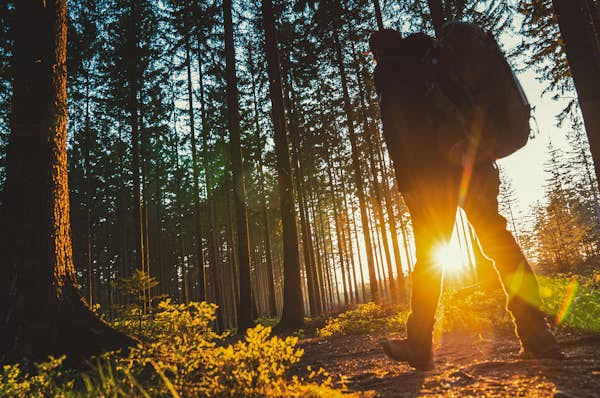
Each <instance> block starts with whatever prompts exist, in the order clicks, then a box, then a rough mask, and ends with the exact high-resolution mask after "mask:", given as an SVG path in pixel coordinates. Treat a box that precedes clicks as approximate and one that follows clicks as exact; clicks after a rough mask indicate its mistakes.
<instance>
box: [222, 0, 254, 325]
mask: <svg viewBox="0 0 600 398" xmlns="http://www.w3.org/2000/svg"><path fill="white" fill-rule="evenodd" d="M231 14H232V12H231V0H223V15H224V23H225V80H226V82H227V93H226V97H227V120H228V127H229V139H230V142H229V145H230V150H231V178H232V182H233V194H234V195H233V201H234V207H235V215H236V227H237V242H238V267H239V283H240V301H239V306H238V317H237V320H238V330H239V331H244V330H246V329H247V328H249V327H251V326H252V290H251V283H250V242H249V240H248V208H247V203H246V185H245V183H244V170H243V163H242V162H243V161H242V143H241V131H240V113H239V102H238V101H239V98H238V97H239V95H238V88H237V77H236V72H235V49H234V42H233V20H232V15H231Z"/></svg>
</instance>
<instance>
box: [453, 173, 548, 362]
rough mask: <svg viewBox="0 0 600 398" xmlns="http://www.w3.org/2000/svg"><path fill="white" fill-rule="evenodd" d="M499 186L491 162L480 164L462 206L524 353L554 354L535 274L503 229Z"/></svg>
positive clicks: (504, 227)
mask: <svg viewBox="0 0 600 398" xmlns="http://www.w3.org/2000/svg"><path fill="white" fill-rule="evenodd" d="M499 187H500V178H499V173H498V170H497V168H496V167H495V165H494V164H492V163H489V164H482V165H480V166H479V167H478V168H477V169H476V170H475V173H474V175H473V179H472V183H471V187H470V189H469V193H468V195H467V198H466V201H465V203H464V204H463V205H462V206H463V208H464V210H465V212H466V213H467V217H468V219H469V222H470V223H471V224H472V225H473V227H474V228H475V231H476V232H477V235H478V237H479V241H480V244H481V248H482V249H483V252H484V253H485V254H486V255H487V256H489V257H491V258H492V259H493V260H494V263H495V267H496V269H497V271H498V273H499V275H500V278H501V281H502V285H503V287H504V290H505V292H506V294H507V308H508V310H509V311H510V312H511V314H512V316H513V319H514V322H515V326H516V333H517V335H518V336H519V338H520V340H521V345H522V348H523V351H524V353H525V354H530V355H532V356H554V357H558V356H560V350H559V349H558V346H557V344H556V340H555V339H554V336H553V335H552V333H551V332H550V330H549V327H548V325H547V323H546V319H545V315H544V313H543V312H542V311H541V310H540V305H541V298H540V293H539V286H538V283H537V279H536V277H535V274H534V272H533V270H532V269H531V266H530V265H529V262H528V261H527V259H526V258H525V256H524V255H523V252H522V251H521V248H520V247H519V245H518V244H517V242H516V240H515V238H514V237H513V235H512V234H511V233H510V232H509V231H508V230H507V222H506V219H505V218H504V217H502V216H501V215H500V214H499V212H498V199H497V197H498V194H499Z"/></svg>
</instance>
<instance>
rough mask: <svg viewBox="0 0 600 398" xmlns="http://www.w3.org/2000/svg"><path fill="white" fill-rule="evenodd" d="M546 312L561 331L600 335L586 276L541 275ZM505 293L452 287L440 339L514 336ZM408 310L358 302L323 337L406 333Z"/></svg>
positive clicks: (599, 300)
mask: <svg viewBox="0 0 600 398" xmlns="http://www.w3.org/2000/svg"><path fill="white" fill-rule="evenodd" d="M538 281H539V284H540V293H541V297H542V310H543V311H544V312H545V313H546V314H547V318H548V321H549V322H550V323H551V324H553V326H554V327H556V328H557V329H558V330H577V331H583V332H585V331H595V332H598V331H600V288H598V286H596V285H595V284H594V280H593V279H592V278H590V277H584V276H566V275H554V276H551V277H550V276H540V277H538ZM505 307H506V298H505V295H504V292H503V291H502V290H494V291H491V292H485V291H482V290H481V289H479V288H467V289H460V290H456V289H454V290H453V289H448V290H447V291H445V292H444V293H443V295H442V298H441V300H440V305H439V307H438V312H437V314H436V319H437V322H436V325H435V327H436V330H435V333H436V335H440V334H443V333H451V332H463V331H469V332H474V333H477V334H480V335H483V334H490V333H512V330H513V324H512V320H511V317H510V315H509V314H508V312H507V311H506V309H505ZM407 317H408V311H398V312H393V311H390V310H386V309H384V308H383V307H381V306H379V305H377V304H375V303H368V304H359V305H357V306H356V307H355V308H353V309H351V310H349V311H346V312H344V313H342V314H340V315H338V316H336V317H333V318H330V319H328V320H327V322H326V325H325V326H324V327H323V328H321V329H318V330H317V335H318V336H321V337H331V336H344V335H356V334H370V333H389V332H394V333H405V331H406V325H405V324H406V319H407Z"/></svg>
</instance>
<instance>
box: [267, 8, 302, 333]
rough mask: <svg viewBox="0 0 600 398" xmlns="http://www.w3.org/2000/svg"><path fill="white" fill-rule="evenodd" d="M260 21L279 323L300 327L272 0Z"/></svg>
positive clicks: (291, 190) (289, 170)
mask: <svg viewBox="0 0 600 398" xmlns="http://www.w3.org/2000/svg"><path fill="white" fill-rule="evenodd" d="M262 12H263V23H264V29H265V53H266V58H267V72H268V75H269V91H270V94H271V95H270V96H271V106H272V115H271V116H272V119H273V128H274V130H275V131H274V134H275V137H274V139H275V155H276V160H277V166H276V167H277V183H278V185H279V200H280V206H281V220H282V224H283V256H284V259H283V262H284V264H283V312H282V314H281V321H280V326H282V327H287V328H301V327H302V326H303V325H304V302H303V300H302V282H301V277H300V258H299V253H298V229H297V226H296V209H295V204H294V185H293V182H292V166H291V160H290V152H289V144H288V135H287V125H286V120H285V108H284V104H283V89H282V79H281V67H280V62H279V51H278V49H277V31H276V30H275V16H274V12H273V3H272V1H271V0H262Z"/></svg>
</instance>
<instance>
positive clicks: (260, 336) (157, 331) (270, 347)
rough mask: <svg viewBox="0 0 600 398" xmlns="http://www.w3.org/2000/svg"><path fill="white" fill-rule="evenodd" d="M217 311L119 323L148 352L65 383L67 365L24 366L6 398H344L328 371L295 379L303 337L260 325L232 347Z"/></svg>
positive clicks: (11, 379) (5, 376) (1, 381)
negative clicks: (32, 369) (219, 329)
mask: <svg viewBox="0 0 600 398" xmlns="http://www.w3.org/2000/svg"><path fill="white" fill-rule="evenodd" d="M215 310H216V306H215V305H214V304H208V303H204V302H203V303H190V304H187V305H185V304H174V303H172V302H171V301H169V300H166V301H164V302H162V303H160V304H159V306H158V311H157V312H156V314H155V315H154V317H153V318H148V317H144V318H143V321H142V327H141V328H138V326H139V319H136V318H131V319H125V320H119V322H118V323H117V324H118V326H119V328H121V329H123V330H138V331H141V333H142V334H141V335H140V337H141V338H142V340H143V341H145V342H146V343H145V344H141V345H139V346H138V347H135V348H132V349H131V351H130V353H129V355H128V356H127V357H125V358H123V357H120V356H118V355H117V354H116V353H109V354H106V355H104V356H102V357H100V358H98V359H96V362H95V365H94V369H93V370H92V371H89V372H87V373H86V374H79V375H75V374H69V375H65V374H63V372H62V371H61V368H60V366H61V364H62V361H63V358H61V359H51V360H50V361H49V362H47V363H44V364H41V365H38V371H37V373H36V375H35V376H29V375H25V374H23V373H22V372H21V371H20V370H19V366H18V365H11V366H7V367H5V368H4V371H3V373H1V374H0V396H2V397H19V398H21V397H46V396H49V397H79V396H81V397H87V396H94V397H254V396H298V397H299V396H313V397H320V396H322V397H330V396H333V397H335V396H341V393H342V392H341V390H339V389H337V387H338V386H337V385H336V384H335V383H334V382H333V379H332V378H331V377H330V376H329V375H328V374H327V373H326V372H324V371H323V370H319V371H315V372H310V375H309V376H308V377H307V378H299V377H289V375H288V371H289V369H290V367H291V365H293V364H296V363H298V361H299V360H300V358H301V356H302V354H303V351H302V349H299V348H296V343H297V341H298V338H297V337H286V338H280V337H276V336H274V337H273V336H271V328H270V327H266V326H262V325H257V326H256V327H255V328H253V329H249V330H248V331H247V333H246V336H245V338H244V339H243V340H240V341H238V342H236V343H235V344H228V342H227V340H226V337H227V336H226V335H221V334H218V333H215V332H214V331H213V330H212V328H211V325H212V323H213V322H214V321H215Z"/></svg>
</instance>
